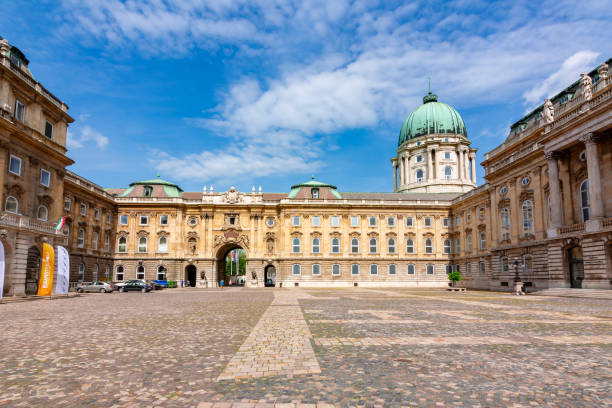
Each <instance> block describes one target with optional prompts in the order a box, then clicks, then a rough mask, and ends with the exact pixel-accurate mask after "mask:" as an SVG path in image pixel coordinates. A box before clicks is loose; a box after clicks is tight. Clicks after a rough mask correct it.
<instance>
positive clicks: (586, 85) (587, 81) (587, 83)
mask: <svg viewBox="0 0 612 408" xmlns="http://www.w3.org/2000/svg"><path fill="white" fill-rule="evenodd" d="M580 93H581V94H582V96H583V97H584V100H585V101H590V100H591V98H592V97H593V80H592V79H591V77H590V76H589V75H587V74H584V73H582V74H580Z"/></svg>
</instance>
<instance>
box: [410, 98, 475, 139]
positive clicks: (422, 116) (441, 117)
mask: <svg viewBox="0 0 612 408" xmlns="http://www.w3.org/2000/svg"><path fill="white" fill-rule="evenodd" d="M432 134H448V135H461V136H464V137H467V130H466V128H465V123H464V122H463V118H461V115H459V113H458V112H457V111H456V110H455V108H453V107H452V106H450V105H447V104H445V103H443V102H438V96H437V95H435V94H432V93H431V92H429V93H428V94H427V95H425V96H424V97H423V104H422V105H421V106H419V107H418V108H417V109H415V110H414V111H413V112H412V113H411V114H410V115H409V116H408V118H407V119H406V121H405V122H404V125H403V126H402V129H401V130H400V134H399V140H398V146H401V145H402V144H403V143H404V142H406V141H408V140H410V139H414V138H417V137H420V136H425V135H432Z"/></svg>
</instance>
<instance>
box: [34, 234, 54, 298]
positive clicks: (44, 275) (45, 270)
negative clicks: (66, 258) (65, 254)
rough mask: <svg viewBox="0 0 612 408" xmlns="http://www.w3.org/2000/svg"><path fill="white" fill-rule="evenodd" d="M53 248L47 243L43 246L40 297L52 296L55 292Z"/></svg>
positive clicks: (39, 283) (39, 284)
mask: <svg viewBox="0 0 612 408" xmlns="http://www.w3.org/2000/svg"><path fill="white" fill-rule="evenodd" d="M54 259H55V256H54V253H53V247H52V246H51V245H49V244H47V243H44V244H43V253H42V260H41V264H40V281H39V282H38V293H37V295H38V296H51V292H52V290H53V266H54Z"/></svg>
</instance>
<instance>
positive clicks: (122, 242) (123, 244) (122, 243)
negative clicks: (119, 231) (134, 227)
mask: <svg viewBox="0 0 612 408" xmlns="http://www.w3.org/2000/svg"><path fill="white" fill-rule="evenodd" d="M117 251H118V252H127V238H126V237H119V240H118V241H117Z"/></svg>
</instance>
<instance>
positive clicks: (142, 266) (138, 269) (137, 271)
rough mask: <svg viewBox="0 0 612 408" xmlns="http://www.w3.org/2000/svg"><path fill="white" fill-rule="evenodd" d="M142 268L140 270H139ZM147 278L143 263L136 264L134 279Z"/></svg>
mask: <svg viewBox="0 0 612 408" xmlns="http://www.w3.org/2000/svg"><path fill="white" fill-rule="evenodd" d="M141 269H142V272H141ZM141 273H142V278H141V277H140V274H141ZM146 278H147V269H146V268H145V266H144V265H138V266H136V279H138V280H145V279H146Z"/></svg>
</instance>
